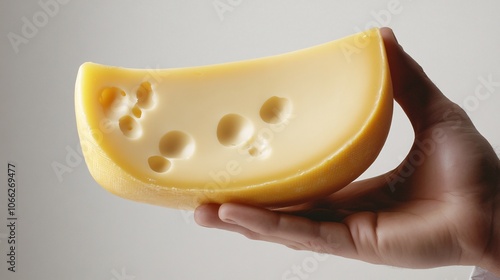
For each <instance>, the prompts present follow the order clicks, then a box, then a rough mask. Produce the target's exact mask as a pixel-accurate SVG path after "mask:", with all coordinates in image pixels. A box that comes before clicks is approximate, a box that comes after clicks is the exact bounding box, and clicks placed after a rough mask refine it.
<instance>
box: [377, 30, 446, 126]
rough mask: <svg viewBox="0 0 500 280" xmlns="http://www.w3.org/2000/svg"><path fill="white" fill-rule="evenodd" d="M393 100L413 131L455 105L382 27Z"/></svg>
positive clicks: (388, 31)
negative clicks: (408, 120) (399, 106)
mask: <svg viewBox="0 0 500 280" xmlns="http://www.w3.org/2000/svg"><path fill="white" fill-rule="evenodd" d="M380 31H381V34H382V38H383V40H384V44H385V48H386V53H387V58H388V61H389V68H390V72H391V79H392V85H393V92H394V99H395V100H396V102H398V103H399V105H401V108H403V110H404V111H405V113H406V115H407V116H408V118H409V119H410V122H411V124H412V126H413V129H414V131H415V133H416V134H418V133H419V132H421V131H423V130H425V129H426V128H428V127H430V126H432V125H434V124H436V123H439V122H440V121H442V120H443V114H445V113H446V111H449V108H450V106H452V105H454V103H452V102H451V101H450V100H449V99H447V98H446V97H445V96H444V95H443V94H442V92H441V91H440V90H439V89H438V88H437V87H436V85H434V83H433V82H432V81H431V80H430V79H429V78H428V77H427V75H426V74H425V72H424V70H423V69H422V67H421V66H420V65H419V64H418V63H417V62H416V61H415V60H414V59H413V58H412V57H411V56H410V55H408V54H407V53H406V52H405V51H404V50H403V48H402V47H401V46H400V45H399V43H398V41H397V39H396V37H395V36H394V33H393V31H392V30H391V29H390V28H382V29H381V30H380Z"/></svg>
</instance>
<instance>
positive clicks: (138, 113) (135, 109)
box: [132, 105, 142, 118]
mask: <svg viewBox="0 0 500 280" xmlns="http://www.w3.org/2000/svg"><path fill="white" fill-rule="evenodd" d="M132 114H133V115H134V116H135V117H136V118H140V117H141V116H142V111H141V108H139V107H137V105H135V106H134V107H133V108H132Z"/></svg>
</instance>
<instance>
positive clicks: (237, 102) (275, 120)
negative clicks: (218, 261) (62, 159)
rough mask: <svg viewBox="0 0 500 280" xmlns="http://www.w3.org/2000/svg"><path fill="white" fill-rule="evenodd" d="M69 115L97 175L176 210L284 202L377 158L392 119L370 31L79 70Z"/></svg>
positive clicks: (319, 191)
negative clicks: (306, 43) (300, 45)
mask: <svg viewBox="0 0 500 280" xmlns="http://www.w3.org/2000/svg"><path fill="white" fill-rule="evenodd" d="M75 97H76V99H75V105H76V120H77V126H78V132H79V136H80V141H81V145H82V151H83V153H84V157H85V160H86V163H87V166H88V168H89V170H90V173H91V174H92V176H93V177H94V178H95V180H96V181H97V182H98V183H99V184H100V185H102V186H103V187H104V188H105V189H107V190H109V191H110V192H112V193H114V194H117V195H119V196H122V197H125V198H128V199H132V200H136V201H140V202H146V203H151V204H156V205H162V206H166V207H172V208H181V209H193V208H194V207H196V206H198V205H200V204H203V203H224V202H229V201H232V202H241V203H247V204H252V205H259V206H263V207H281V206H286V205H291V204H295V203H301V202H305V201H307V200H310V199H315V198H319V197H322V196H325V195H328V194H330V193H332V192H335V191H337V190H339V189H341V188H342V187H344V186H345V185H347V184H348V183H349V182H351V181H353V180H354V179H356V178H357V177H358V176H359V175H360V174H361V173H362V172H364V170H366V169H367V168H368V167H369V166H370V165H371V163H372V162H373V161H374V160H375V158H376V157H377V155H378V153H379V152H380V150H381V148H382V146H383V144H384V141H385V139H386V137H387V134H388V131H389V127H390V122H391V117H392V88H391V81H390V74H389V69H388V64H387V59H386V55H385V50H384V45H383V41H382V38H381V36H380V33H379V30H378V29H372V30H369V31H366V32H363V33H360V34H356V35H352V36H349V37H346V38H344V39H340V40H337V41H333V42H329V43H326V44H322V45H319V46H315V47H311V48H308V49H304V50H299V51H295V52H291V53H287V54H282V55H277V56H272V57H265V58H260V59H253V60H247V61H241V62H233V63H225V64H220V65H212V66H200V67H191V68H180V69H164V70H157V69H144V70H140V69H125V68H118V67H109V66H103V65H99V64H93V63H85V64H83V65H82V66H81V67H80V70H79V73H78V78H77V82H76V96H75Z"/></svg>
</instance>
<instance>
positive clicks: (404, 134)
mask: <svg viewBox="0 0 500 280" xmlns="http://www.w3.org/2000/svg"><path fill="white" fill-rule="evenodd" d="M55 1H56V0H40V2H39V1H1V2H0V86H1V88H0V108H1V110H0V112H1V115H0V116H1V117H0V131H1V142H0V166H2V168H1V170H0V252H1V254H0V279H105V280H110V279H113V280H125V279H136V280H146V279H442V280H444V279H468V275H469V273H470V270H471V268H470V267H446V268H438V269H430V270H408V269H400V268H392V267H387V266H377V265H371V264H366V263H362V262H358V261H353V260H346V259H342V258H339V257H335V256H327V257H325V256H317V255H315V254H313V253H311V252H297V251H292V250H290V249H288V248H285V247H282V246H278V245H275V244H267V243H263V242H256V241H250V240H247V239H245V238H244V237H242V236H239V235H237V234H234V233H228V232H222V231H218V230H213V229H205V228H201V227H199V226H197V225H196V224H195V223H194V221H193V215H192V213H191V212H187V211H178V210H172V209H165V208H160V207H156V206H150V205H143V204H139V203H135V202H131V201H127V200H123V199H120V198H118V197H115V196H113V195H111V194H108V193H107V192H106V191H104V190H103V189H102V188H100V187H99V186H98V185H97V184H96V183H95V182H94V181H93V180H92V178H91V177H90V175H89V173H88V171H87V168H86V166H85V164H84V163H83V161H82V157H81V155H80V154H79V142H78V136H77V132H76V126H75V117H74V104H73V103H74V98H73V94H74V83H75V78H76V73H77V70H78V67H79V65H80V64H82V63H83V62H85V61H93V62H98V63H103V64H110V65H116V66H124V67H135V68H170V67H187V66H196V65H206V64H213V63H221V62H229V61H234V60H242V59H249V58H256V57H261V56H268V55H273V54H279V53H283V52H287V51H292V50H297V49H300V48H304V47H309V46H313V45H316V44H320V43H323V42H327V41H330V40H333V39H337V38H341V37H343V36H346V35H349V34H352V33H355V32H357V31H359V30H363V29H365V28H366V27H371V26H374V25H378V26H380V25H388V26H391V27H392V28H393V29H394V30H395V32H396V34H397V36H398V38H399V42H400V43H401V44H402V45H403V46H404V47H405V49H406V50H407V51H408V52H409V53H411V54H412V55H413V56H414V57H415V58H416V59H417V61H419V62H420V63H421V65H422V66H423V67H424V69H426V71H427V73H428V75H429V76H430V77H431V78H432V79H433V80H434V81H435V82H436V84H437V85H438V86H439V87H440V88H441V89H442V90H443V91H444V92H445V93H446V94H447V96H449V97H450V98H451V99H452V100H453V101H455V102H457V103H458V104H459V105H461V106H462V107H464V108H465V109H466V111H467V112H468V113H469V115H470V116H471V118H472V119H473V121H474V122H475V124H476V125H477V127H478V129H479V130H480V131H481V132H482V133H483V134H484V135H485V137H486V138H487V139H488V140H489V141H490V143H492V145H493V146H494V147H495V149H496V151H497V153H499V154H500V132H499V131H500V130H499V129H498V123H497V121H498V120H499V119H500V110H498V109H499V108H500V107H499V105H500V87H496V86H495V87H492V88H491V90H490V91H489V94H483V95H476V94H475V89H476V88H477V87H478V86H479V85H481V77H482V78H483V79H488V78H490V79H492V80H493V81H495V82H500V52H498V47H499V45H500V32H499V27H500V17H499V16H498V11H499V10H500V2H499V1H495V0H490V1H476V2H473V1H451V0H449V1H410V0H399V1H393V0H381V1H331V0H323V1H320V0H317V1H305V0H302V1H298V0H288V1H284V0H281V1H269V0H267V1H264V0H259V1H257V0H253V1H249V0H218V1H214V0H204V1H194V0H189V1H180V0H179V1H132V0H128V1H118V0H114V1H77V0H69V1H68V0H65V1H62V0H61V1H59V2H55ZM44 3H49V4H44ZM54 3H57V4H54ZM224 4H225V5H226V8H227V7H229V8H228V9H227V10H226V11H224V12H223V13H222V12H221V11H218V10H217V9H216V6H219V7H222V6H223V5H224ZM47 7H48V8H47ZM27 22H29V23H27ZM30 24H33V26H34V27H35V28H31V29H30V28H29V27H24V26H25V25H26V26H28V25H30ZM35 24H36V25H35ZM23 28H24V33H23ZM13 34H14V35H13ZM15 35H17V36H19V37H22V38H24V39H23V40H21V41H22V42H20V43H17V44H16V43H12V42H11V40H12V38H13V36H14V37H15ZM17 39H19V38H17ZM412 139H413V134H412V130H411V127H410V125H409V122H408V120H407V119H406V117H405V116H404V114H403V113H402V112H401V110H400V108H399V107H398V106H396V108H395V115H394V121H393V126H392V128H391V132H390V135H389V139H388V141H387V144H386V146H385V148H384V150H383V151H382V153H381V155H380V157H379V158H378V159H377V161H376V162H375V163H374V165H372V167H371V168H370V169H369V170H368V171H367V172H366V173H365V174H363V177H369V176H373V175H377V174H380V173H382V172H385V171H387V170H389V169H392V168H394V167H395V166H396V165H397V164H398V163H399V162H400V161H401V159H402V158H403V157H404V156H405V155H406V153H407V152H408V149H409V147H410V144H411V141H412ZM8 162H13V163H15V164H16V166H17V167H16V168H17V174H16V175H17V180H18V186H17V209H16V216H17V217H18V221H17V229H16V230H17V236H16V237H17V264H16V268H17V272H16V273H11V272H9V271H7V263H6V254H7V245H8V244H7V236H8V232H7V231H8V229H7V227H6V225H7V220H6V219H7V206H6V204H7V190H6V188H7V183H6V182H7V176H6V173H7V170H6V169H7V167H6V166H7V163H8ZM54 164H55V165H58V164H60V165H64V166H66V168H67V169H66V171H67V172H66V173H64V174H60V176H59V177H58V175H57V173H56V172H55V171H54V169H53V166H54ZM294 266H297V267H300V268H301V269H302V271H303V272H304V274H303V275H300V276H299V275H296V276H295V278H292V276H291V274H287V272H288V271H292V268H293V267H294ZM287 275H288V276H287Z"/></svg>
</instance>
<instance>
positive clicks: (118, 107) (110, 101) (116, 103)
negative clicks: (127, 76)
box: [99, 87, 127, 118]
mask: <svg viewBox="0 0 500 280" xmlns="http://www.w3.org/2000/svg"><path fill="white" fill-rule="evenodd" d="M125 96H126V94H125V92H124V91H123V90H121V89H119V88H117V87H109V88H105V89H104V90H103V91H102V92H101V95H100V96H99V103H101V106H102V108H103V111H104V113H105V114H106V116H107V117H109V118H115V117H117V116H120V115H123V114H125V113H126V110H127V101H126V99H125Z"/></svg>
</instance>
